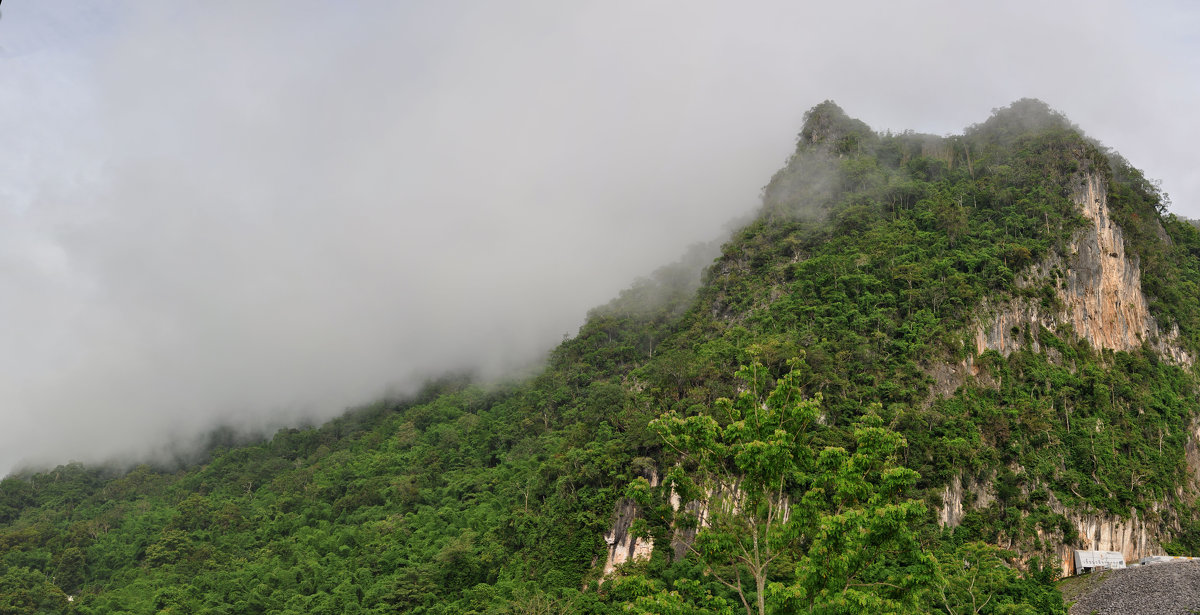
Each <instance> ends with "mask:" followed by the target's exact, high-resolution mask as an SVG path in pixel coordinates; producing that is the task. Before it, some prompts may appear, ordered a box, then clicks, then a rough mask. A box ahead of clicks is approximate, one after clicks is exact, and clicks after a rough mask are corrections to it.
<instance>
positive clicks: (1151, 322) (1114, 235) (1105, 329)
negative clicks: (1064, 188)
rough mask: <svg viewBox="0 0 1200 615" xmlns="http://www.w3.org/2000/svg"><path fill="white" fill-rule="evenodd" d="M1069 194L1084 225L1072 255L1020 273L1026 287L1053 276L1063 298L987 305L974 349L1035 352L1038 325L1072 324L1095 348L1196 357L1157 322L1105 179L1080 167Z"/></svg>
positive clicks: (1184, 361) (1186, 359) (1175, 358)
mask: <svg viewBox="0 0 1200 615" xmlns="http://www.w3.org/2000/svg"><path fill="white" fill-rule="evenodd" d="M1071 198H1072V200H1073V201H1074V202H1075V203H1076V205H1078V206H1079V208H1080V213H1081V214H1082V215H1083V216H1084V218H1085V219H1086V220H1087V224H1086V226H1085V227H1084V228H1083V229H1081V230H1080V231H1078V232H1077V233H1076V234H1075V237H1074V238H1073V240H1072V242H1071V244H1070V247H1069V248H1068V252H1069V254H1067V255H1065V256H1064V255H1053V256H1051V257H1050V258H1047V259H1045V260H1044V261H1043V262H1041V263H1039V264H1038V265H1036V266H1034V267H1032V268H1031V269H1030V271H1028V272H1026V273H1025V274H1024V275H1022V276H1021V278H1020V279H1019V280H1018V285H1019V286H1023V287H1026V288H1028V287H1034V286H1037V285H1041V284H1044V283H1046V282H1052V283H1053V285H1054V290H1055V294H1056V296H1057V298H1058V302H1057V303H1058V305H1057V306H1053V307H1047V306H1046V305H1044V304H1042V303H1036V302H1034V301H1031V300H1028V299H1015V300H1013V301H1010V302H1006V303H1004V304H1001V305H995V306H992V305H985V306H984V309H983V310H982V311H983V313H984V314H985V316H984V317H983V318H981V319H980V322H979V325H978V327H977V329H976V331H975V351H976V354H979V353H982V352H984V351H986V350H995V351H997V352H999V353H1001V354H1004V355H1007V354H1009V353H1011V352H1013V351H1014V350H1016V349H1018V348H1021V347H1023V346H1025V345H1026V344H1027V343H1028V345H1029V346H1030V348H1031V349H1032V350H1034V351H1035V352H1036V351H1038V350H1039V347H1038V340H1037V331H1038V328H1039V327H1045V328H1047V329H1049V330H1051V331H1057V330H1060V329H1061V328H1062V325H1069V326H1070V329H1071V330H1072V331H1073V332H1074V335H1076V336H1078V337H1080V338H1083V339H1086V340H1087V341H1088V343H1090V344H1091V345H1092V346H1093V347H1095V348H1107V349H1111V350H1125V351H1132V350H1136V349H1138V348H1141V347H1142V345H1143V344H1149V345H1150V347H1152V348H1153V349H1154V350H1155V351H1157V352H1158V353H1159V354H1160V355H1162V356H1163V357H1164V358H1166V359H1167V360H1169V361H1171V362H1173V363H1176V364H1179V365H1191V364H1192V363H1193V360H1194V359H1193V357H1192V356H1191V355H1189V354H1188V353H1187V352H1186V351H1184V350H1183V349H1182V348H1180V347H1179V345H1178V344H1177V343H1176V340H1177V339H1178V336H1179V331H1178V329H1177V328H1174V327H1172V328H1170V329H1168V330H1165V331H1164V330H1162V329H1160V327H1159V325H1158V323H1157V322H1155V319H1154V317H1153V316H1151V314H1150V309H1149V305H1148V302H1147V301H1146V297H1145V295H1144V294H1143V292H1142V280H1141V271H1140V269H1139V267H1138V260H1137V258H1136V257H1135V256H1132V255H1129V254H1126V252H1125V239H1124V234H1123V232H1122V230H1121V227H1119V226H1117V224H1116V223H1115V222H1113V220H1112V217H1111V216H1110V214H1109V208H1108V186H1107V183H1106V181H1105V179H1104V178H1103V177H1102V176H1101V175H1100V174H1098V173H1095V172H1092V173H1086V174H1083V175H1082V176H1080V178H1079V180H1078V181H1077V182H1074V184H1073V188H1072V194H1071ZM1026 340H1028V342H1027V341H1026Z"/></svg>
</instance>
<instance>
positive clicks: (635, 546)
mask: <svg viewBox="0 0 1200 615" xmlns="http://www.w3.org/2000/svg"><path fill="white" fill-rule="evenodd" d="M637 516H638V507H637V504H635V503H634V502H633V500H630V499H627V498H621V499H620V500H619V501H618V502H617V506H616V510H615V511H613V517H614V518H613V527H612V529H611V530H609V532H608V533H607V534H605V535H604V541H605V542H607V543H608V557H607V559H605V560H604V573H603V575H604V576H605V577H607V576H609V575H610V574H612V573H613V571H614V570H616V569H617V566H620V565H621V564H625V563H628V562H632V561H636V560H641V559H649V558H650V554H651V553H652V552H653V551H654V541H653V540H652V539H650V538H638V537H637V536H634V535H633V534H630V533H629V528H630V526H631V525H633V521H634V519H636V518H637Z"/></svg>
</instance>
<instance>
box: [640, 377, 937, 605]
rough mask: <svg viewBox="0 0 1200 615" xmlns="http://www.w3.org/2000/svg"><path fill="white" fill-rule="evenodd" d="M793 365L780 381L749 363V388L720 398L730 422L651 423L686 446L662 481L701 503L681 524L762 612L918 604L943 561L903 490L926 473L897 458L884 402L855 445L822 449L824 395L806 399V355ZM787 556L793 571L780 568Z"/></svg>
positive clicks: (702, 418) (704, 417)
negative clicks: (932, 551) (919, 532)
mask: <svg viewBox="0 0 1200 615" xmlns="http://www.w3.org/2000/svg"><path fill="white" fill-rule="evenodd" d="M789 364H790V365H791V367H792V370H791V371H790V372H789V373H788V374H786V375H784V376H783V377H782V378H780V379H779V381H778V382H777V383H776V386H775V387H774V389H770V387H769V375H768V374H767V370H766V369H764V368H763V367H762V365H760V364H758V363H753V364H751V365H750V366H747V367H742V368H741V369H740V370H739V371H738V372H737V375H738V377H739V378H741V379H742V381H743V382H744V383H745V384H744V389H743V391H742V393H741V394H740V395H739V396H738V397H737V399H736V400H729V399H721V400H718V402H717V404H716V408H717V412H716V414H717V415H718V416H721V417H722V418H724V419H726V423H725V424H724V425H722V424H721V423H719V422H718V421H717V420H716V419H715V418H713V417H712V416H710V415H708V414H698V415H694V416H689V417H686V418H685V417H681V416H679V415H678V414H676V413H671V414H668V415H666V416H664V417H662V418H661V419H659V420H657V421H655V423H654V425H655V427H656V429H658V430H659V431H660V432H661V433H662V435H663V437H664V439H665V441H666V442H667V444H668V445H669V446H670V447H672V448H673V449H675V450H676V451H677V452H678V453H679V455H680V463H679V464H678V465H677V466H676V467H675V468H673V469H672V470H671V471H670V472H668V474H667V480H666V481H665V484H666V485H668V486H670V488H672V489H674V490H675V493H676V494H678V495H679V497H680V500H681V501H683V502H688V501H700V502H703V505H702V506H700V507H699V509H700V514H698V515H697V514H695V513H689V511H690V510H695V507H687V506H681V507H680V508H679V511H678V512H677V513H676V514H675V523H676V526H677V527H681V528H686V527H689V526H691V527H696V528H698V529H699V532H698V533H697V535H696V539H695V541H694V542H692V543H691V544H690V545H688V546H687V549H688V552H689V553H690V554H691V555H693V556H694V557H697V558H699V560H700V561H701V562H703V564H704V566H705V567H706V569H707V571H708V573H709V574H710V575H711V576H712V577H713V578H715V579H716V580H717V581H718V582H720V583H721V584H722V585H725V586H726V587H728V588H729V589H731V590H732V591H733V592H735V593H736V595H737V597H738V599H739V600H740V601H741V603H742V606H743V608H744V610H745V612H746V613H747V614H748V615H754V614H755V613H757V614H759V615H764V614H765V613H767V612H768V606H770V607H771V608H772V609H774V610H781V611H782V612H795V611H805V612H822V613H859V612H917V610H918V606H919V598H920V596H921V592H920V590H921V589H922V588H924V587H927V586H929V585H930V584H931V583H932V582H933V579H934V568H935V562H934V560H933V558H932V557H931V556H930V555H929V554H928V553H926V552H925V551H924V550H923V549H922V546H921V544H920V543H919V542H918V540H917V536H916V532H915V530H914V528H915V527H917V526H918V525H919V524H920V523H921V522H922V521H923V520H924V517H925V514H926V509H925V506H924V504H922V503H921V502H919V501H916V500H911V499H904V498H905V495H906V493H907V492H908V490H910V489H911V488H912V487H913V485H914V484H915V482H916V480H917V478H918V475H917V473H916V472H914V471H912V470H909V469H906V468H901V467H897V466H896V455H897V453H898V451H900V450H901V449H902V448H903V447H904V446H905V440H904V438H903V437H902V436H901V435H900V434H897V433H895V432H893V431H891V430H889V429H887V428H885V427H883V424H882V420H881V419H880V418H879V416H878V414H877V413H876V411H877V407H876V408H872V409H871V410H870V411H869V412H868V413H867V414H866V415H865V416H864V417H863V418H861V419H860V420H859V422H858V423H856V425H855V428H854V439H855V443H856V446H855V449H854V451H853V452H850V451H847V450H846V449H844V448H841V447H834V446H827V447H823V448H821V449H820V450H819V451H817V450H816V447H814V445H813V440H814V435H815V434H816V433H817V427H816V425H817V423H818V419H819V417H820V402H821V398H820V396H819V395H818V396H815V397H813V398H805V397H804V395H803V394H802V390H801V387H800V385H799V382H801V381H802V377H803V374H804V373H805V370H806V366H804V365H803V362H802V361H800V360H798V359H795V360H793V361H790V362H789ZM768 390H770V393H766V391H768ZM643 487H644V486H643ZM785 562H788V563H792V567H793V571H792V572H793V574H792V575H784V574H783V572H784V571H783V563H785ZM785 576H791V577H792V578H791V579H785V578H784V577H785ZM780 579H783V580H780ZM685 602H686V599H685V597H684V595H683V594H682V593H679V592H670V593H666V592H660V593H659V594H657V595H656V596H654V599H653V603H654V604H656V605H658V606H659V607H662V606H663V605H664V604H665V603H672V604H680V605H682V604H683V603H685ZM752 602H753V604H752ZM638 604H639V607H640V608H643V609H644V610H646V611H647V612H659V611H652V610H650V609H649V608H648V607H649V606H650V604H651V601H649V600H645V599H643V600H640V601H639V603H638ZM661 611H662V612H666V611H667V609H661ZM679 612H690V611H687V610H686V609H682V608H681V609H679ZM695 612H703V611H700V610H697V611H695Z"/></svg>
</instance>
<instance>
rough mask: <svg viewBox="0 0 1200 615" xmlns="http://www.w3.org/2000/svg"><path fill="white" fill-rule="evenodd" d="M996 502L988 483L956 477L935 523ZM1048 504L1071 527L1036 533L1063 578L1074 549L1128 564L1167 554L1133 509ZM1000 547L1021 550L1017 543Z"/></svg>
mask: <svg viewBox="0 0 1200 615" xmlns="http://www.w3.org/2000/svg"><path fill="white" fill-rule="evenodd" d="M1198 469H1200V468H1198ZM995 500H996V498H995V494H994V493H992V491H991V484H990V483H988V482H983V483H978V482H974V481H969V480H967V481H964V479H963V477H962V476H955V477H954V478H953V479H952V480H951V481H950V484H949V485H946V488H945V489H944V490H943V491H942V506H941V508H940V509H939V510H938V520H939V521H940V522H941V524H942V525H943V526H946V527H951V528H953V527H958V525H959V524H960V523H962V520H963V515H964V514H965V513H966V511H967V510H969V509H971V508H980V509H982V508H987V507H988V506H991V505H992V504H993V502H995ZM1047 504H1048V506H1049V508H1050V510H1051V511H1052V512H1055V513H1057V514H1060V515H1062V516H1063V517H1065V518H1066V519H1067V521H1068V522H1069V524H1070V526H1071V528H1072V531H1071V532H1070V535H1067V536H1062V535H1059V533H1058V532H1057V531H1053V532H1047V531H1045V530H1042V529H1039V530H1037V538H1038V540H1039V541H1041V542H1042V543H1044V544H1053V545H1055V547H1054V551H1055V553H1054V554H1055V555H1056V556H1057V558H1058V561H1059V566H1060V572H1061V573H1062V574H1063V575H1064V576H1070V575H1073V574H1075V558H1074V551H1075V549H1084V550H1089V551H1117V552H1119V553H1121V555H1122V556H1124V558H1125V561H1127V562H1135V561H1137V560H1139V559H1141V558H1143V557H1146V556H1149V555H1165V554H1166V551H1164V550H1163V548H1162V546H1161V545H1160V544H1159V542H1158V539H1157V536H1158V535H1159V531H1158V529H1159V528H1158V525H1157V524H1156V523H1151V522H1148V521H1147V520H1146V519H1145V518H1143V516H1142V515H1139V514H1138V512H1137V511H1136V510H1131V511H1130V514H1129V516H1128V517H1123V516H1118V515H1112V514H1107V513H1102V512H1080V511H1077V510H1072V509H1070V508H1068V507H1067V506H1065V505H1063V503H1062V502H1060V501H1059V500H1058V498H1056V497H1054V494H1052V493H1051V494H1050V495H1049V501H1048V502H1047ZM1002 546H1004V547H1006V548H1013V549H1016V550H1018V551H1020V550H1021V545H1019V544H1005V545H1002Z"/></svg>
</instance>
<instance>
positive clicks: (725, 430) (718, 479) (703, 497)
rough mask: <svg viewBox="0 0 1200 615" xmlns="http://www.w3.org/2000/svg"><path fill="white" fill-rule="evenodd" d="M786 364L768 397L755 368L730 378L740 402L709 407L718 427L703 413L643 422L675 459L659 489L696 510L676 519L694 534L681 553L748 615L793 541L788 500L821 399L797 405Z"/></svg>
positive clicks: (801, 472) (801, 474) (764, 379)
mask: <svg viewBox="0 0 1200 615" xmlns="http://www.w3.org/2000/svg"><path fill="white" fill-rule="evenodd" d="M791 365H792V366H793V368H794V369H793V370H792V371H791V372H789V373H788V374H787V375H785V376H784V377H783V378H781V379H780V380H779V382H778V384H777V385H776V386H775V388H774V390H771V391H770V393H767V391H768V388H769V378H770V376H769V374H768V373H767V370H766V369H765V368H764V367H763V366H762V365H761V364H759V363H757V362H755V363H753V364H751V365H749V366H743V367H742V368H741V369H739V370H738V372H737V376H738V377H739V378H740V379H742V380H743V382H744V383H745V389H744V390H743V392H742V393H741V395H739V396H738V397H737V399H735V400H730V399H728V398H721V399H719V400H717V402H716V414H717V415H718V416H721V418H723V419H725V421H726V423H725V424H724V425H722V424H721V423H718V422H717V420H716V419H715V418H713V417H712V416H710V415H708V414H697V415H693V416H689V417H683V416H680V415H679V414H677V413H670V414H667V415H666V416H663V417H662V418H660V419H657V420H655V421H654V422H653V423H652V425H653V427H654V428H655V429H656V430H657V431H659V433H661V434H662V436H663V438H664V440H665V441H666V443H667V445H668V446H670V447H671V448H673V449H674V450H675V451H677V452H678V453H679V455H680V463H679V465H677V466H675V468H673V469H672V470H671V471H670V472H668V473H667V477H666V481H665V484H666V485H669V486H670V487H671V488H672V489H674V490H675V492H676V493H677V494H678V495H679V497H680V498H681V500H682V501H684V502H691V501H700V502H703V503H704V505H703V506H702V507H701V509H700V512H701V514H699V515H697V514H696V512H695V509H694V508H692V507H681V508H680V509H679V511H678V513H677V514H676V524H677V526H678V527H682V528H689V527H691V528H696V527H699V526H703V529H702V531H700V532H699V533H698V534H697V536H696V539H695V540H694V541H691V542H688V543H687V549H688V551H689V552H691V553H692V554H693V555H695V556H696V557H698V558H700V560H701V561H703V562H704V563H705V565H707V566H708V567H709V572H710V573H711V574H712V576H713V577H714V578H716V579H717V580H718V581H719V582H720V583H721V584H723V585H725V586H726V587H728V588H730V589H731V590H733V591H734V592H736V593H737V596H738V598H739V599H740V600H741V602H742V605H743V606H744V607H745V610H746V613H747V614H753V613H755V612H757V613H759V614H760V615H761V614H763V613H765V612H766V606H765V600H766V584H767V581H768V579H769V578H770V576H771V575H772V573H773V571H774V569H775V567H776V565H777V562H778V561H779V559H780V557H781V556H783V555H785V554H786V553H788V552H789V547H790V546H792V545H793V543H795V542H796V540H798V539H799V538H800V533H799V532H798V531H797V530H798V528H799V527H800V524H799V523H798V519H796V518H795V517H794V516H793V515H792V514H791V510H790V502H789V494H790V492H791V491H792V490H793V489H794V488H795V487H797V486H798V485H800V484H802V483H803V482H804V480H805V476H806V474H807V473H808V471H809V470H810V467H809V466H810V465H811V462H812V456H811V455H809V454H807V452H808V450H809V444H808V438H809V436H810V432H809V426H810V425H812V424H813V423H814V422H816V420H817V417H818V413H819V408H820V397H819V396H817V397H816V398H814V399H805V398H804V396H803V395H802V392H801V390H800V385H799V379H800V376H801V373H802V370H801V369H799V365H800V362H799V361H798V360H794V361H792V362H791ZM643 480H644V479H643ZM685 542H687V541H685ZM751 598H753V600H754V602H755V606H754V608H752V607H751V604H750V600H751Z"/></svg>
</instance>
